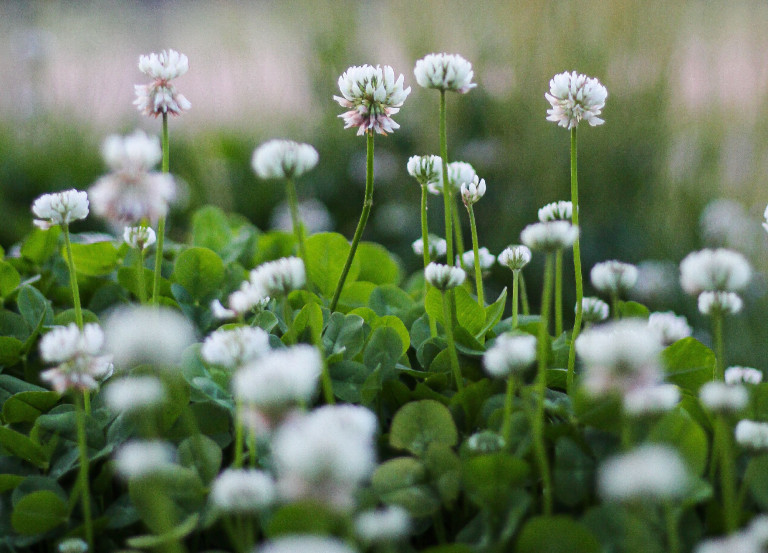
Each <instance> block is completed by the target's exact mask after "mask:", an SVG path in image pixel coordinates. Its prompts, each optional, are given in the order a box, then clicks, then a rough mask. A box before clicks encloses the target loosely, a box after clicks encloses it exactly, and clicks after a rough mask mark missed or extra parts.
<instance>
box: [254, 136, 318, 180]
mask: <svg viewBox="0 0 768 553" xmlns="http://www.w3.org/2000/svg"><path fill="white" fill-rule="evenodd" d="M317 160H318V155H317V150H315V148H314V147H312V146H310V145H309V144H300V143H298V142H294V141H292V140H279V139H275V140H270V141H268V142H265V143H264V144H262V145H261V146H259V147H258V148H256V150H254V152H253V158H252V160H251V165H252V167H253V170H254V171H256V174H257V175H258V176H259V177H260V178H262V179H282V178H286V179H292V178H297V177H300V176H301V175H303V174H304V173H306V172H307V171H309V170H310V169H312V168H314V167H315V165H317Z"/></svg>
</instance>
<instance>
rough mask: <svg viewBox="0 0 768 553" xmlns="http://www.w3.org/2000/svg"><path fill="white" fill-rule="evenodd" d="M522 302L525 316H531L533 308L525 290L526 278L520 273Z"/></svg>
mask: <svg viewBox="0 0 768 553" xmlns="http://www.w3.org/2000/svg"><path fill="white" fill-rule="evenodd" d="M520 302H521V303H522V304H523V315H526V316H527V315H530V314H531V306H530V304H529V303H528V291H527V290H526V289H525V277H524V276H523V273H520Z"/></svg>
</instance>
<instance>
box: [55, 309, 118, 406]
mask: <svg viewBox="0 0 768 553" xmlns="http://www.w3.org/2000/svg"><path fill="white" fill-rule="evenodd" d="M103 344H104V333H103V332H102V330H101V327H99V325H97V324H94V323H89V324H87V325H85V327H84V328H83V330H82V332H81V331H80V329H79V328H78V327H77V325H76V324H75V323H70V324H69V325H68V326H57V327H54V328H53V330H51V331H50V332H48V333H47V334H45V335H44V336H43V337H42V339H41V340H40V357H42V359H43V361H45V362H47V363H58V366H56V367H54V368H52V369H48V370H46V371H43V372H41V373H40V379H41V380H43V381H45V382H48V383H49V384H50V385H51V386H52V387H53V389H54V390H56V391H57V392H59V393H64V392H66V391H67V390H72V389H75V390H94V389H96V388H98V382H99V381H100V380H104V379H106V378H108V377H109V376H110V375H111V374H112V358H111V357H110V356H107V355H99V354H100V353H101V348H102V346H103Z"/></svg>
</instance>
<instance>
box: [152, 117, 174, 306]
mask: <svg viewBox="0 0 768 553" xmlns="http://www.w3.org/2000/svg"><path fill="white" fill-rule="evenodd" d="M162 144H163V164H162V168H163V174H167V173H168V172H169V170H170V153H169V146H168V113H165V112H164V113H163V139H162ZM164 242H165V217H160V218H159V219H158V221H157V246H156V248H155V275H154V279H153V283H152V305H158V303H159V302H160V273H161V269H162V266H163V243H164Z"/></svg>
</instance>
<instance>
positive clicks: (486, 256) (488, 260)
mask: <svg viewBox="0 0 768 553" xmlns="http://www.w3.org/2000/svg"><path fill="white" fill-rule="evenodd" d="M477 256H478V257H479V258H480V270H482V271H487V270H489V269H490V268H491V267H493V264H494V263H496V256H495V255H493V254H492V253H491V252H489V251H488V248H486V247H485V246H483V247H482V248H479V249H478V250H477ZM456 264H457V265H459V264H463V265H464V267H466V268H467V269H473V268H474V266H475V252H474V250H467V251H465V252H464V255H463V256H462V257H461V260H459V256H456Z"/></svg>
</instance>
